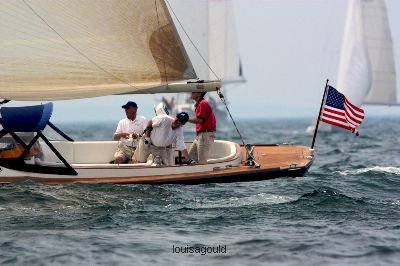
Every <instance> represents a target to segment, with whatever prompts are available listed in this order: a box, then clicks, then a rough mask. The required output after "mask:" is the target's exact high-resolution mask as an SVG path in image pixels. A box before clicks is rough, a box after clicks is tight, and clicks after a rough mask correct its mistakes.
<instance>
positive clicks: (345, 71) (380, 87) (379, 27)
mask: <svg viewBox="0 0 400 266" xmlns="http://www.w3.org/2000/svg"><path fill="white" fill-rule="evenodd" d="M335 86H336V88H337V89H338V90H339V91H340V92H341V93H343V94H344V95H346V97H347V98H349V99H350V101H351V102H352V103H354V104H355V105H357V106H361V105H363V104H378V105H396V104H398V99H397V92H396V68H395V61H394V53H393V41H392V36H391V31H390V26H389V20H388V15H387V9H386V5H385V1H384V0H350V1H348V6H347V17H346V24H345V30H344V36H343V41H342V50H341V56H340V63H339V69H338V78H337V83H336V84H335ZM314 124H315V123H314ZM331 129H332V126H331V125H328V124H326V123H324V122H321V124H320V130H322V131H330V130H331ZM313 130H314V126H310V127H309V128H308V129H307V131H313Z"/></svg>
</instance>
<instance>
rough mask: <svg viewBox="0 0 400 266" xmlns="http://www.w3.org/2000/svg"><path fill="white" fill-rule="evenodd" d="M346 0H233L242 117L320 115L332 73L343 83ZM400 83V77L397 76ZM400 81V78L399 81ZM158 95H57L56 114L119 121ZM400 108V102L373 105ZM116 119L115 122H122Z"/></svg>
mask: <svg viewBox="0 0 400 266" xmlns="http://www.w3.org/2000/svg"><path fill="white" fill-rule="evenodd" d="M346 1H347V0H234V8H235V14H236V27H237V33H238V38H239V46H240V51H241V58H242V64H243V71H244V75H245V77H246V79H247V83H245V84H243V85H240V86H237V87H235V88H231V89H230V90H229V91H227V98H228V99H229V102H230V108H231V111H232V113H233V115H234V117H236V118H250V117H257V118H259V117H268V118H273V117H277V118H279V117H310V118H311V117H313V116H316V115H317V112H318V108H319V104H320V100H321V96H322V92H323V87H324V84H325V80H326V78H329V79H330V80H331V83H332V84H333V85H335V83H336V76H337V75H336V73H337V65H338V61H339V54H340V47H341V39H342V34H343V29H344V22H345V21H344V20H345V14H346ZM386 2H387V6H388V10H389V19H390V24H391V26H392V35H393V39H394V48H395V57H396V59H397V72H398V73H400V66H399V63H400V62H399V61H400V15H399V14H397V15H396V14H395V12H397V13H398V12H399V11H400V1H399V0H387V1H386ZM397 83H398V85H400V82H399V80H398V81H397ZM398 87H400V86H398ZM157 98H159V97H158V96H157V95H128V96H109V97H98V98H93V99H85V100H74V101H65V102H56V104H55V110H54V114H53V118H52V120H53V121H56V122H57V121H75V120H78V121H94V120H108V121H116V122H117V121H118V120H119V119H121V118H122V117H123V116H124V113H123V110H122V109H121V105H122V104H123V103H125V102H126V101H128V100H134V101H136V102H137V103H138V105H139V113H141V114H143V115H145V116H148V117H151V116H153V111H152V108H153V104H154V103H155V100H156V99H157ZM366 113H367V117H368V114H369V113H374V114H376V113H378V114H388V115H390V114H400V107H367V108H366ZM116 122H115V123H116Z"/></svg>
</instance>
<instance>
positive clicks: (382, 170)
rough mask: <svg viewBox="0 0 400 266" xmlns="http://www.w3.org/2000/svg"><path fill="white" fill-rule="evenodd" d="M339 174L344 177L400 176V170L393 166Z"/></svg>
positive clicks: (347, 171) (346, 171)
mask: <svg viewBox="0 0 400 266" xmlns="http://www.w3.org/2000/svg"><path fill="white" fill-rule="evenodd" d="M338 173H339V174H340V175H343V176H347V175H362V174H365V173H385V174H394V175H400V168H399V167H392V166H374V167H367V168H362V169H354V170H345V171H339V172H338Z"/></svg>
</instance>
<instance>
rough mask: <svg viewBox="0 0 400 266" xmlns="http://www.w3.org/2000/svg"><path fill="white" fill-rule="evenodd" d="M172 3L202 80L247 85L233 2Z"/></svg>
mask: <svg viewBox="0 0 400 266" xmlns="http://www.w3.org/2000/svg"><path fill="white" fill-rule="evenodd" d="M168 4H169V7H170V9H171V13H172V18H173V20H174V22H175V25H176V28H177V29H178V32H179V35H180V36H181V39H182V42H183V44H184V46H185V49H186V51H187V52H188V55H189V58H190V60H191V61H192V64H193V67H194V69H195V70H196V74H197V76H198V77H199V79H203V80H216V79H222V80H223V82H224V83H232V82H243V81H244V79H243V77H242V73H241V66H240V58H239V47H238V41H237V36H236V28H235V25H234V14H233V5H232V1H230V0H168ZM180 25H183V27H181V26H180Z"/></svg>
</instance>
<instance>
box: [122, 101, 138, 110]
mask: <svg viewBox="0 0 400 266" xmlns="http://www.w3.org/2000/svg"><path fill="white" fill-rule="evenodd" d="M121 107H122V108H124V109H128V108H129V107H135V108H137V104H136V103H135V102H132V101H129V102H127V103H126V104H124V105H122V106H121Z"/></svg>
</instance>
